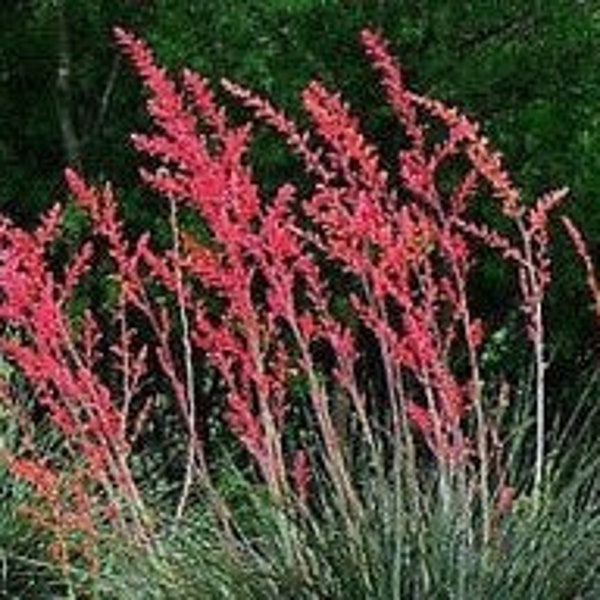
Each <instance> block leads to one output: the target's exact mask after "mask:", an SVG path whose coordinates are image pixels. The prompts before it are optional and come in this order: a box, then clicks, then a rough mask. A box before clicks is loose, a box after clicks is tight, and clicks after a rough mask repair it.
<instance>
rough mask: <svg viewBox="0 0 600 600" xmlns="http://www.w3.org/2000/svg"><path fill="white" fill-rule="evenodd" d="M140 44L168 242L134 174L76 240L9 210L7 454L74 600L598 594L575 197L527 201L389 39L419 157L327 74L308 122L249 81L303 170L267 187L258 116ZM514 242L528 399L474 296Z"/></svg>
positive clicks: (78, 180)
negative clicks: (364, 127) (568, 378)
mask: <svg viewBox="0 0 600 600" xmlns="http://www.w3.org/2000/svg"><path fill="white" fill-rule="evenodd" d="M116 38H117V40H118V43H119V44H120V45H121V47H122V48H123V50H124V52H125V54H126V55H127V56H128V57H129V58H130V59H131V62H132V64H133V66H134V68H135V70H136V71H137V73H138V74H139V75H140V77H141V78H142V81H143V83H144V85H145V86H146V88H147V90H148V92H149V100H148V105H147V108H148V113H149V115H150V117H151V120H152V123H153V127H152V130H151V131H150V133H146V134H140V135H135V136H133V143H134V145H135V147H136V148H137V149H138V150H139V151H140V152H141V153H143V154H145V155H147V157H148V160H147V165H146V166H145V167H143V168H142V169H141V171H140V172H141V177H142V180H143V182H144V184H145V186H147V187H148V188H149V189H150V190H151V194H149V197H150V198H151V201H152V202H157V203H159V202H160V203H161V204H157V210H163V212H164V214H165V218H166V219H167V221H168V224H169V228H170V231H171V239H170V242H169V243H168V244H165V243H164V239H160V238H158V239H156V238H154V237H153V236H152V235H151V234H150V233H145V234H144V235H142V236H141V237H139V238H136V239H132V238H131V236H129V235H128V234H127V228H126V227H125V225H124V224H123V223H122V221H121V219H120V217H119V205H118V202H117V199H116V195H115V194H114V192H113V189H112V188H111V186H110V185H108V184H107V185H104V186H101V187H95V186H92V185H90V184H88V183H87V182H86V181H85V180H84V178H83V176H82V175H81V174H80V173H77V172H75V171H73V170H67V173H66V177H67V181H68V184H69V186H70V190H71V192H72V196H73V198H74V200H75V202H76V203H77V205H78V206H79V207H80V208H81V209H83V210H84V211H85V213H86V214H87V216H88V217H89V223H90V227H89V235H88V239H86V240H83V241H82V244H81V246H80V247H79V248H78V249H77V250H73V249H72V248H71V246H70V245H68V244H67V245H65V244H64V243H62V244H61V219H62V214H63V211H62V209H61V208H60V207H58V206H57V207H56V208H55V209H53V210H52V211H51V212H50V213H49V214H47V215H46V216H45V217H44V218H43V219H42V222H41V224H40V225H39V226H38V227H37V228H36V229H35V230H34V231H33V232H30V231H26V230H24V229H21V228H18V227H17V226H16V225H15V224H14V223H12V222H11V221H9V220H8V219H2V220H1V221H0V328H1V334H0V352H1V354H2V358H3V361H4V362H5V364H4V366H3V371H2V387H1V389H0V391H1V393H2V399H3V402H4V406H5V409H6V410H8V411H9V413H10V414H11V419H12V421H11V422H12V423H13V426H14V427H18V430H19V435H18V440H19V443H18V444H17V445H16V446H10V447H9V446H7V447H5V448H3V449H2V459H3V461H4V464H5V466H6V468H7V469H8V471H9V472H10V474H11V475H12V477H14V478H15V479H16V480H19V481H21V482H25V483H26V484H27V485H28V486H29V489H30V496H29V498H28V500H27V502H26V505H25V506H22V507H21V512H23V513H25V514H26V515H27V516H28V517H29V519H30V521H31V523H32V524H33V525H34V526H36V527H38V528H39V529H40V530H42V531H43V532H44V535H46V536H49V538H50V540H51V541H50V543H49V545H48V550H49V555H50V557H52V559H53V561H54V562H55V564H57V565H58V566H59V568H60V569H61V570H62V573H63V576H64V578H65V580H66V581H68V582H69V588H68V589H70V590H71V593H72V594H75V595H77V594H86V593H87V594H92V595H93V594H96V595H100V596H106V597H111V596H113V597H117V598H127V597H131V598H136V597H139V598H152V597H157V598H159V597H160V598H162V597H164V598H177V597H181V598H190V597H198V598H205V597H206V598H210V597H215V598H218V597H223V598H229V597H240V598H246V597H248V598H252V597H255V598H269V597H272V598H285V597H289V598H382V599H383V598H411V597H412V598H472V597H484V596H491V597H497V598H535V597H546V598H548V597H553V598H554V597H555V598H561V597H565V598H572V597H575V595H576V594H579V595H580V597H590V598H591V597H593V594H594V592H596V593H597V592H598V591H599V588H598V580H597V575H595V574H594V571H593V570H592V569H593V567H598V566H599V565H598V561H599V556H598V549H599V547H600V540H599V531H600V530H599V529H598V520H599V516H598V486H597V483H596V482H595V481H594V477H593V472H594V468H596V466H597V460H598V453H597V447H595V448H592V449H590V450H586V451H585V452H584V450H583V446H581V447H580V449H579V453H580V455H579V459H578V460H579V462H577V460H576V461H575V463H574V462H573V460H572V459H568V458H567V456H568V453H566V452H565V453H564V456H563V454H559V455H558V458H556V457H557V452H559V447H558V446H555V447H550V448H549V447H548V444H547V442H548V439H549V436H548V426H547V415H546V395H547V390H546V387H547V386H546V370H547V368H548V364H547V363H548V350H547V348H546V332H545V319H544V298H545V294H546V291H547V289H548V286H549V285H550V283H551V263H550V244H551V236H550V227H549V218H550V216H551V213H552V212H554V211H556V210H558V208H559V206H560V204H561V202H562V201H563V200H564V198H565V197H566V190H558V191H552V192H547V193H545V194H544V195H543V196H541V197H540V198H538V199H537V200H535V201H533V202H528V201H526V199H524V197H523V194H522V193H521V191H520V190H519V189H518V188H517V187H516V186H515V184H514V183H513V181H512V180H511V178H510V175H509V173H508V172H507V171H506V170H505V169H504V167H503V165H502V159H501V156H500V155H499V154H498V153H497V152H495V151H494V150H493V149H492V148H491V146H490V143H489V142H488V140H487V139H486V138H485V137H484V136H483V135H482V134H481V133H480V131H479V127H478V126H477V124H476V123H474V122H473V121H471V120H470V119H468V118H467V117H465V116H464V115H462V114H461V113H459V112H458V111H457V110H456V109H454V108H450V107H447V106H445V105H444V104H443V103H441V102H438V101H436V100H433V99H431V98H428V97H425V96H422V95H420V94H417V93H415V92H414V91H412V90H410V89H409V88H408V87H407V86H406V82H405V81H404V76H403V73H402V70H401V68H400V67H399V65H398V64H397V63H396V61H395V60H394V58H393V57H392V56H391V54H390V53H389V51H388V48H387V44H386V42H385V41H384V40H383V39H382V38H381V37H380V36H379V35H378V34H375V33H373V32H370V31H365V32H364V33H363V35H362V42H363V45H364V47H365V50H366V54H367V56H368V57H369V59H370V61H371V63H372V64H373V66H374V67H375V69H376V71H377V72H378V74H379V75H380V79H381V82H382V86H383V90H384V93H385V96H386V98H387V101H388V104H389V107H390V119H392V118H393V119H394V120H395V121H396V123H397V125H398V126H399V127H400V129H401V136H400V137H399V138H398V148H396V149H395V150H394V152H395V155H394V156H392V157H389V156H381V155H380V154H379V153H378V150H377V148H376V146H375V145H374V144H372V143H371V142H370V141H368V139H367V138H366V137H365V136H364V135H363V133H362V132H361V130H360V123H359V121H358V119H357V118H356V117H355V116H354V115H353V113H352V112H351V110H350V108H349V106H348V105H347V104H346V103H345V102H344V101H343V100H342V99H341V98H340V96H339V95H338V94H335V93H332V92H331V91H329V90H328V89H327V88H326V87H325V86H324V85H323V84H322V83H320V82H318V81H314V82H312V83H311V84H310V85H308V87H307V88H306V89H305V91H304V92H303V94H302V103H303V106H304V108H305V110H306V113H307V115H308V118H309V120H310V125H309V127H308V128H307V129H306V130H304V129H301V128H300V126H299V125H297V124H296V123H295V122H294V121H292V120H291V119H290V118H288V117H287V116H286V115H285V114H284V113H283V112H281V111H279V110H277V109H276V108H275V107H274V106H273V105H272V104H271V103H270V102H268V101H267V100H265V99H263V98H261V97H259V96H258V95H256V94H254V93H252V92H250V91H248V90H246V89H245V88H243V87H241V86H240V85H237V84H234V83H232V82H229V81H226V80H224V81H223V82H222V87H223V89H224V90H225V91H226V92H228V94H229V95H230V96H232V97H233V98H234V99H235V100H237V102H238V103H240V104H241V105H242V109H245V110H247V111H248V113H249V115H250V117H248V118H253V119H255V120H256V121H257V122H258V124H261V123H262V124H263V125H266V126H268V127H269V128H270V129H273V130H274V131H275V132H276V133H277V134H278V135H280V136H282V138H283V139H284V140H285V142H286V143H287V144H288V145H289V147H290V149H291V151H292V152H294V153H295V154H296V155H297V156H298V158H299V160H300V161H302V164H303V165H304V169H303V171H302V173H301V175H300V176H299V177H298V181H296V182H295V183H292V182H287V183H284V184H282V185H280V186H279V187H278V188H277V189H276V190H275V191H273V192H272V193H271V192H267V191H266V189H265V188H262V187H261V186H260V185H259V182H258V181H257V180H256V177H255V176H254V173H253V170H252V166H251V164H250V161H249V148H250V145H251V141H252V134H253V131H254V129H255V128H256V127H257V125H255V124H254V122H252V121H250V120H245V118H244V117H243V114H248V113H246V112H245V110H238V112H237V113H236V119H233V118H231V116H229V115H228V114H227V112H226V110H225V108H224V107H223V106H222V105H221V104H219V103H218V102H217V99H216V96H215V95H214V93H213V91H212V90H211V88H210V87H209V85H208V82H207V81H205V80H204V79H202V78H201V77H200V76H198V75H197V74H195V73H192V72H190V71H184V72H183V74H182V76H181V77H180V78H178V79H177V80H175V79H172V78H171V77H169V76H168V75H167V73H166V72H165V71H164V70H163V69H161V68H160V67H158V66H157V64H156V62H155V60H154V57H153V55H152V52H151V51H150V49H149V48H148V47H147V46H146V45H145V44H144V43H143V42H141V41H139V40H138V39H136V38H135V37H133V36H132V35H131V34H129V33H127V32H124V31H122V30H117V31H116ZM240 113H243V114H240ZM258 126H260V125H258ZM157 196H158V198H156V197H157ZM482 215H486V218H487V221H484V220H483V216H482ZM565 226H566V228H567V231H568V233H569V234H570V236H571V238H572V239H573V241H574V243H575V247H576V249H577V251H578V252H579V254H580V255H581V257H582V258H583V264H584V267H585V269H586V270H587V278H588V284H589V287H590V289H591V291H592V293H593V294H594V296H595V300H598V286H597V283H596V279H595V274H594V267H593V264H592V262H591V260H590V258H589V254H588V252H587V249H586V244H585V241H584V239H583V237H582V235H581V233H580V232H579V230H578V229H577V227H576V226H575V225H574V224H573V223H572V222H571V221H568V220H566V221H565ZM66 246H68V247H66ZM490 252H493V253H495V254H496V255H497V256H498V257H499V260H501V261H503V262H504V263H505V265H506V268H507V270H508V271H509V272H511V273H513V274H514V282H515V285H514V286H513V287H512V288H511V290H510V293H512V294H516V295H517V298H516V303H517V304H518V305H519V306H520V307H521V309H522V310H521V313H522V314H521V317H522V323H521V324H520V326H519V327H520V328H521V332H522V335H520V336H517V337H519V338H520V339H518V340H516V343H517V344H518V343H520V344H521V346H522V349H524V350H526V351H527V352H529V353H530V355H531V361H530V362H531V372H532V378H531V381H532V383H531V386H530V388H528V389H530V390H531V391H530V392H526V391H525V386H522V387H521V388H519V386H514V385H512V384H510V383H507V382H506V381H505V379H504V378H503V374H502V373H501V372H500V371H499V370H497V369H490V368H488V367H487V366H486V359H485V357H486V356H487V357H489V355H490V352H492V349H493V334H494V331H493V330H492V329H491V325H490V324H488V323H487V322H486V319H485V315H483V314H477V312H476V311H475V310H474V308H473V303H472V292H473V289H474V286H476V284H477V281H476V267H477V265H478V263H479V261H480V260H481V256H482V255H484V254H486V253H487V254H488V255H489V254H490ZM508 293H509V291H507V294H508ZM519 404H521V405H524V408H525V410H524V413H525V414H526V420H527V419H530V420H531V423H532V425H533V426H532V427H526V428H525V429H524V430H523V431H521V429H520V427H521V426H520V425H518V426H513V425H511V424H510V423H511V422H512V419H513V418H514V414H516V413H517V412H519V410H520V409H521V408H523V406H519ZM585 421H586V420H585V419H584V420H583V422H585ZM570 441H571V442H574V440H572V439H571V440H570ZM574 464H575V465H576V466H577V469H576V470H575V471H574V474H573V475H572V476H570V475H567V474H565V473H563V472H562V471H561V469H562V470H564V465H570V466H573V465H574ZM224 465H229V466H224ZM115 548H121V549H122V554H119V551H116V550H115ZM132 553H133V555H134V559H133V560H131V559H130V558H128V556H129V555H130V554H132ZM131 565H135V566H134V567H132V566H131ZM136 567H139V568H136ZM597 572H598V570H597V569H596V573H597ZM594 577H596V579H594ZM80 588H81V590H84V589H85V590H87V591H79V590H80ZM586 594H587V596H586Z"/></svg>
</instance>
